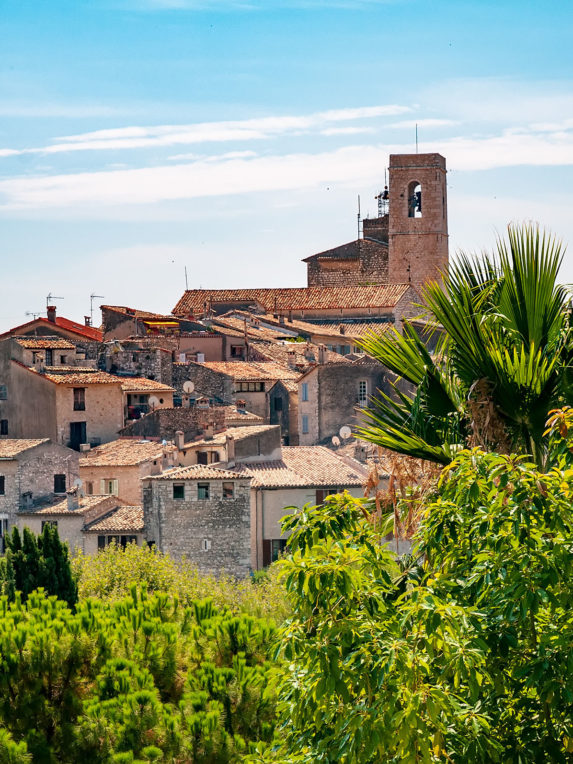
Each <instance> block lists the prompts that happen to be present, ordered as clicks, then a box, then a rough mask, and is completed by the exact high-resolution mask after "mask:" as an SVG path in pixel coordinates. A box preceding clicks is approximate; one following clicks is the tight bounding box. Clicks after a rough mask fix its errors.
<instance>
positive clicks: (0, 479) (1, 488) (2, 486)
mask: <svg viewBox="0 0 573 764" xmlns="http://www.w3.org/2000/svg"><path fill="white" fill-rule="evenodd" d="M5 493H6V478H5V477H4V475H0V496H4V494H5Z"/></svg>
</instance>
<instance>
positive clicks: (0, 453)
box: [0, 438, 50, 459]
mask: <svg viewBox="0 0 573 764" xmlns="http://www.w3.org/2000/svg"><path fill="white" fill-rule="evenodd" d="M49 442H50V439H49V438H39V439H31V438H5V439H4V438H1V439H0V459H14V458H15V457H16V456H18V454H21V453H23V452H24V451H28V450H29V449H30V448H36V446H40V445H41V444H42V443H49Z"/></svg>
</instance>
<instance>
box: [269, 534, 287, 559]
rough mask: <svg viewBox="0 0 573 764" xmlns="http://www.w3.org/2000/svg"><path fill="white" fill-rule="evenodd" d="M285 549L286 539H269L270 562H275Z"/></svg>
mask: <svg viewBox="0 0 573 764" xmlns="http://www.w3.org/2000/svg"><path fill="white" fill-rule="evenodd" d="M285 547H286V539H271V562H276V561H277V560H278V559H279V557H280V556H281V554H282V553H283V552H284V550H285Z"/></svg>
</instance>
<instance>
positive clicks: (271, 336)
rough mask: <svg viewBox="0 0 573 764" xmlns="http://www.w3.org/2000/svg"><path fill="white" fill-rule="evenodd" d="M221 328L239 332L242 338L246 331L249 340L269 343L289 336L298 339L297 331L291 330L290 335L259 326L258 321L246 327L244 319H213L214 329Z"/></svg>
mask: <svg viewBox="0 0 573 764" xmlns="http://www.w3.org/2000/svg"><path fill="white" fill-rule="evenodd" d="M221 327H227V328H228V329H231V330H233V331H234V332H237V333H238V334H239V336H240V337H244V334H245V329H246V332H247V337H248V338H250V339H262V340H268V341H269V342H274V341H275V340H277V339H279V338H281V337H288V336H289V334H290V335H291V336H295V337H296V331H293V330H291V331H290V332H288V333H286V332H281V331H278V330H276V329H269V328H268V327H266V326H261V325H260V324H259V325H257V323H256V321H254V322H253V321H247V324H246V326H245V319H244V318H239V317H236V318H235V317H233V316H216V317H215V318H214V319H213V328H214V329H219V328H221Z"/></svg>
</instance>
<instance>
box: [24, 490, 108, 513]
mask: <svg viewBox="0 0 573 764" xmlns="http://www.w3.org/2000/svg"><path fill="white" fill-rule="evenodd" d="M118 502H119V499H118V498H117V496H109V495H106V496H103V495H94V496H82V497H81V498H80V500H79V504H78V507H77V509H71V510H70V509H68V500H67V498H66V499H63V500H62V501H56V502H55V503H53V504H41V505H40V506H39V507H37V508H36V507H32V508H31V509H29V510H20V512H19V514H21V515H84V514H85V513H86V512H88V513H91V512H92V511H93V510H96V511H97V510H101V511H102V512H107V511H109V510H110V509H113V508H114V507H116V506H117V504H118Z"/></svg>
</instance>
